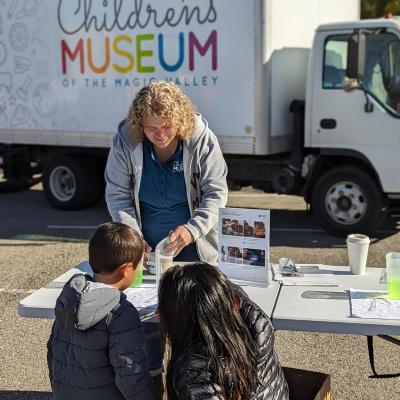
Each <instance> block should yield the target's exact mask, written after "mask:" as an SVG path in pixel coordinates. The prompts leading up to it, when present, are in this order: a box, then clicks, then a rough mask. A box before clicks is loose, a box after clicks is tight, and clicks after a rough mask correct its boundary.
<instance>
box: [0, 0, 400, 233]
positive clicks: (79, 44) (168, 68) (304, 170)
mask: <svg viewBox="0 0 400 400" xmlns="http://www.w3.org/2000/svg"><path fill="white" fill-rule="evenodd" d="M359 15H360V2H359V0H335V1H331V0H246V1H245V0H168V1H166V0H159V1H155V0H52V1H45V0H0V157H1V158H2V168H3V171H4V177H5V179H6V180H5V182H4V183H3V184H2V188H3V190H7V189H10V188H13V187H17V186H21V185H22V186H23V185H26V186H28V185H30V184H33V183H34V182H36V180H37V179H42V180H43V185H44V191H45V195H46V197H47V198H48V200H49V201H50V202H51V203H52V204H53V205H54V206H56V207H58V208H62V209H76V208H81V207H85V206H89V205H91V204H93V203H94V202H96V201H98V200H99V199H100V198H101V196H102V195H103V192H104V182H103V178H102V176H103V169H104V165H105V160H106V156H107V152H108V148H109V146H110V144H111V140H112V137H113V135H114V132H115V131H116V127H117V125H118V123H119V122H120V121H121V120H122V119H123V118H124V117H125V115H126V114H127V110H128V107H129V105H130V103H131V101H132V99H133V97H134V95H135V93H136V92H137V91H138V90H139V89H140V88H141V87H143V85H145V84H146V83H148V82H150V81H151V80H153V79H165V80H169V81H173V82H175V83H177V84H178V85H180V86H181V87H182V89H183V90H184V91H185V92H186V93H187V94H188V96H189V97H190V98H191V99H192V100H193V102H194V103H195V104H196V106H197V108H198V110H199V111H200V112H201V113H202V114H203V115H204V117H205V118H206V119H207V120H208V121H209V125H210V127H211V128H212V130H213V131H214V132H215V133H216V134H217V136H218V138H219V141H220V144H221V147H222V150H223V152H224V154H225V156H226V161H227V163H228V166H229V177H230V179H231V180H234V181H235V182H236V183H255V184H257V185H258V186H261V187H264V188H265V189H270V190H273V191H275V192H278V193H297V194H303V195H304V197H305V199H306V201H307V202H308V203H309V204H310V205H311V210H312V211H313V212H315V213H316V214H317V215H318V217H319V218H320V221H321V224H322V225H323V226H324V227H326V228H327V229H328V230H329V231H330V232H332V233H335V234H345V233H347V232H354V231H358V232H373V231H374V230H375V229H376V228H377V227H378V226H379V224H380V223H381V221H382V219H383V218H384V216H385V214H386V212H387V209H388V207H389V206H390V205H391V204H392V203H393V202H395V201H396V200H399V199H400V179H399V177H398V168H397V166H398V161H396V160H398V159H399V156H400V131H399V127H400V124H399V118H400V25H399V23H398V22H397V21H395V20H385V19H379V20H373V21H359ZM343 21H344V22H343ZM346 21H348V22H346ZM352 21H353V22H352ZM346 76H347V77H348V79H347V80H344V78H345V77H346ZM397 101H399V102H397ZM37 174H41V175H40V177H39V178H37V177H38V176H39V175H37ZM36 178H37V179H36Z"/></svg>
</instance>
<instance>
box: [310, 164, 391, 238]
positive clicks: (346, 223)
mask: <svg viewBox="0 0 400 400" xmlns="http://www.w3.org/2000/svg"><path fill="white" fill-rule="evenodd" d="M312 206H313V210H314V212H315V215H316V216H317V218H318V219H319V221H320V223H321V225H322V226H323V227H324V228H325V229H326V230H327V231H328V232H330V233H332V234H333V235H336V236H346V235H347V234H349V233H367V234H371V233H374V232H375V231H376V229H378V227H379V226H380V225H381V223H382V222H383V220H384V217H385V215H386V207H385V206H384V200H383V196H382V193H381V192H380V190H379V188H378V186H377V184H376V182H375V181H374V179H373V178H372V177H371V176H370V175H368V174H367V173H365V172H363V171H362V170H360V169H358V168H355V167H353V166H350V165H344V166H341V167H337V168H333V169H331V170H329V171H328V172H326V173H325V174H323V175H322V176H321V177H320V178H319V179H318V181H317V183H316V184H315V186H314V189H313V196H312Z"/></svg>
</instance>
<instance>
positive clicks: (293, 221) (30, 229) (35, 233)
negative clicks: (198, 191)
mask: <svg viewBox="0 0 400 400" xmlns="http://www.w3.org/2000/svg"><path fill="white" fill-rule="evenodd" d="M229 206H231V207H235V206H238V207H256V208H263V209H269V210H271V244H270V260H271V262H276V261H277V260H278V259H279V258H280V257H281V256H290V257H291V258H293V259H294V260H295V261H298V262H304V263H325V264H333V265H347V264H348V259H347V250H346V246H345V240H344V239H342V238H337V237H333V236H331V235H329V234H327V233H326V232H325V231H323V230H322V229H321V228H320V226H319V224H318V221H316V220H315V218H314V217H313V216H310V215H308V213H307V210H306V205H305V203H304V201H303V200H302V198H300V197H296V196H279V195H274V194H264V193H263V192H261V191H256V190H253V189H251V188H244V189H242V190H241V191H238V192H231V193H230V197H229ZM108 219H109V216H108V213H107V210H106V206H105V203H104V202H102V203H100V204H99V205H97V206H96V207H93V208H90V209H86V210H80V211H68V212H67V211H59V210H55V209H53V208H51V206H50V205H49V204H48V203H47V202H46V200H45V198H44V195H43V192H42V190H41V186H40V185H38V186H37V187H35V188H33V189H31V190H29V191H25V192H18V193H9V194H1V195H0V366H1V367H0V368H1V370H0V371H1V373H0V399H50V398H51V393H50V385H49V381H48V377H47V367H46V341H47V339H48V336H49V333H50V329H51V324H52V321H50V320H43V319H27V318H20V317H19V316H18V315H17V304H18V301H19V300H21V299H22V298H24V297H25V296H27V295H28V294H29V293H31V292H32V291H33V290H36V289H38V288H40V287H42V286H43V285H45V284H46V283H47V282H49V281H51V280H52V279H54V278H55V277H57V276H59V275H60V274H61V273H63V272H65V271H66V270H68V269H69V268H70V267H71V266H73V265H75V264H77V263H78V262H80V261H83V260H86V259H87V241H88V238H89V237H90V234H91V233H92V232H93V229H94V227H95V226H96V225H98V224H100V223H102V222H104V221H107V220H108ZM399 230H400V217H399V216H396V215H394V216H391V217H390V218H388V220H387V222H386V224H385V226H384V227H383V228H382V230H381V231H380V232H378V233H377V235H376V237H373V238H372V243H371V246H370V251H369V256H368V266H374V267H383V266H384V263H385V260H384V255H385V254H386V253H387V252H389V251H400V233H399ZM399 335H400V332H399ZM276 350H277V353H278V356H279V358H280V360H281V363H282V364H283V365H285V366H289V367H294V368H304V369H308V370H313V371H320V372H324V373H327V374H330V376H331V385H332V395H333V399H360V400H361V399H362V400H369V399H371V400H375V399H382V400H397V399H400V378H389V379H373V378H370V374H371V371H370V367H369V363H368V353H367V344H366V338H365V337H361V336H353V335H332V334H317V333H302V332H284V331H279V332H276ZM376 365H377V369H378V371H379V372H381V373H396V372H400V347H397V346H395V345H393V344H391V343H388V342H386V341H383V340H381V339H379V338H378V339H376Z"/></svg>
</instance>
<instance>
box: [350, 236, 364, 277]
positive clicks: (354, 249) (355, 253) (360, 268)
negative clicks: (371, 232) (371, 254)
mask: <svg viewBox="0 0 400 400" xmlns="http://www.w3.org/2000/svg"><path fill="white" fill-rule="evenodd" d="M346 243H347V251H348V254H349V265H350V272H351V273H352V274H353V275H364V274H365V268H366V267H367V258H368V248H369V243H370V240H369V237H368V236H366V235H362V234H360V233H352V234H350V235H348V236H347V239H346Z"/></svg>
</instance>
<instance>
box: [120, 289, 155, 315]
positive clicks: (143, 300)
mask: <svg viewBox="0 0 400 400" xmlns="http://www.w3.org/2000/svg"><path fill="white" fill-rule="evenodd" d="M124 293H125V294H126V297H127V300H128V301H129V302H131V303H132V304H133V305H134V306H135V307H136V308H137V310H138V311H139V314H148V313H151V312H155V311H156V309H157V305H158V292H157V288H156V287H154V286H152V287H137V288H129V289H126V290H125V291H124Z"/></svg>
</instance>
